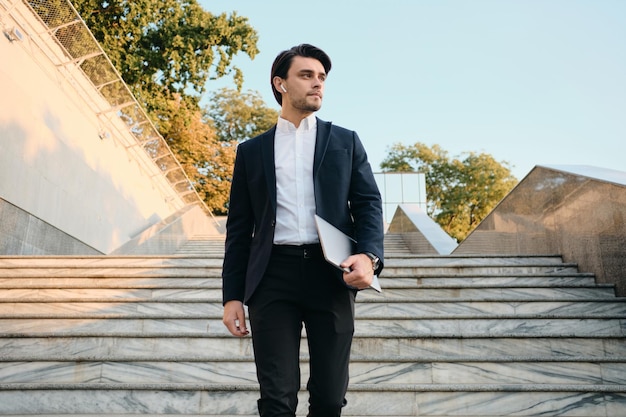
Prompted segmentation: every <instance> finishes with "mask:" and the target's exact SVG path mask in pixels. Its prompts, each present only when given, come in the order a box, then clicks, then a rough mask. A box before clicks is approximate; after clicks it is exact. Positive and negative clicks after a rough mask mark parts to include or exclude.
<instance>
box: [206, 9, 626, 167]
mask: <svg viewBox="0 0 626 417" xmlns="http://www.w3.org/2000/svg"><path fill="white" fill-rule="evenodd" d="M200 4H201V5H202V6H203V7H204V8H205V9H206V10H209V11H210V12H212V13H214V14H219V13H221V12H227V13H231V12H233V11H236V12H237V13H238V14H239V15H240V16H245V17H247V18H248V19H249V22H250V24H251V25H252V26H253V27H254V28H255V29H256V30H257V32H258V35H259V42H258V47H259V49H260V51H261V52H260V53H259V54H258V55H257V57H256V58H255V59H254V60H250V59H249V58H248V57H247V56H245V55H241V56H239V57H237V58H236V59H235V63H236V65H237V66H239V67H240V68H241V69H242V70H243V72H244V77H245V81H244V87H243V88H244V90H256V91H258V92H260V93H261V95H262V96H263V98H264V100H265V102H266V103H267V104H268V105H270V106H272V107H275V108H278V105H277V104H276V102H275V101H274V98H273V96H272V93H271V89H270V84H269V72H270V67H271V64H272V61H273V60H274V58H275V56H276V55H277V54H278V53H279V52H280V51H282V50H284V49H287V48H289V47H291V46H293V45H297V44H299V43H311V44H314V45H316V46H319V47H320V48H322V49H324V50H325V51H326V52H327V53H328V54H329V55H330V57H331V59H332V61H333V68H332V70H331V72H330V74H329V78H328V80H327V82H326V92H325V96H324V104H323V106H322V109H321V110H320V111H319V112H318V116H319V117H320V118H322V119H324V120H330V121H333V122H334V123H335V124H338V125H341V126H344V127H347V128H350V129H353V130H356V131H357V132H358V134H359V136H360V137H361V140H362V141H363V143H364V145H365V148H366V150H367V152H368V155H369V159H370V162H371V163H372V167H373V169H374V171H379V170H380V169H379V168H380V167H379V165H380V162H381V161H382V160H383V159H384V157H385V156H386V155H387V149H388V147H389V146H390V145H391V144H393V143H396V142H400V143H403V144H407V145H408V144H413V143H415V142H423V143H425V144H427V145H429V146H432V145H433V144H438V145H440V146H441V147H442V148H443V149H445V150H447V151H448V152H449V154H450V156H461V154H462V153H463V152H469V151H472V152H486V153H488V154H491V155H493V156H494V158H495V159H496V160H498V161H507V162H509V163H510V165H511V166H512V171H513V174H514V175H515V176H516V177H517V178H518V179H522V178H523V177H524V176H525V175H526V174H528V172H529V171H530V170H531V169H532V168H533V167H534V166H535V165H542V164H583V165H593V166H598V167H602V168H610V169H616V170H621V171H626V0H386V1H370V0H334V1H328V0H318V1H315V2H304V3H300V2H294V1H293V0H291V1H287V0H275V1H259V0H231V1H226V0H212V1H210V0H200ZM232 85H233V82H232V79H225V80H218V81H212V82H211V83H210V84H209V85H208V88H209V90H215V89H218V88H221V87H224V86H232Z"/></svg>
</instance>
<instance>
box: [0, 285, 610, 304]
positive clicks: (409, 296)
mask: <svg viewBox="0 0 626 417" xmlns="http://www.w3.org/2000/svg"><path fill="white" fill-rule="evenodd" d="M614 294H615V292H614V289H613V287H612V286H607V287H602V286H600V287H597V288H578V287H571V288H534V287H530V288H525V287H521V288H472V287H470V288H413V289H397V288H396V289H394V288H390V289H383V292H382V293H377V292H374V291H361V292H360V293H359V295H358V297H357V298H358V299H359V301H362V302H372V301H374V302H406V301H415V302H434V301H440V302H445V301H447V302H453V301H458V302H462V301H509V302H515V301H517V302H521V301H531V300H534V301H599V300H608V301H616V298H615V295H614ZM221 300H222V290H221V289H219V288H208V289H207V288H191V289H190V288H154V289H150V288H147V289H146V288H137V289H124V288H103V289H100V288H86V289H78V288H64V289H51V288H45V289H4V290H2V291H0V303H3V302H9V303H11V302H30V303H35V302H39V303H45V302H84V301H90V302H124V301H126V302H130V301H134V302H141V301H172V302H174V301H181V302H221Z"/></svg>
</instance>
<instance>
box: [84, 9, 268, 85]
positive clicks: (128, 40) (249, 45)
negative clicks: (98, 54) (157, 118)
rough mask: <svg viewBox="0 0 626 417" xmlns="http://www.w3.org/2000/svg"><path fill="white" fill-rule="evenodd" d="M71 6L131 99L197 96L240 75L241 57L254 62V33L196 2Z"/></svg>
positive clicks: (240, 19) (242, 21)
mask: <svg viewBox="0 0 626 417" xmlns="http://www.w3.org/2000/svg"><path fill="white" fill-rule="evenodd" d="M73 4H74V6H75V7H76V9H77V10H78V12H79V13H80V15H81V17H82V18H83V20H85V23H86V24H87V26H88V27H89V28H90V30H91V31H92V33H93V34H94V36H95V37H96V39H97V40H98V41H99V42H100V44H101V45H102V47H103V49H104V50H105V51H106V53H107V55H108V56H109V58H110V59H111V61H112V62H113V65H115V67H116V68H117V69H118V70H119V71H120V73H121V75H122V78H123V79H124V81H126V83H127V84H128V85H129V86H130V87H131V88H132V89H133V92H134V93H135V94H139V95H140V96H144V97H150V96H151V95H153V94H162V93H163V92H168V93H169V94H180V95H182V96H183V97H186V96H194V95H195V96H199V95H200V94H202V93H203V92H204V91H205V85H206V82H207V81H208V80H209V79H215V78H219V77H222V76H224V75H227V74H230V73H232V74H233V78H234V80H235V82H236V84H237V86H239V87H240V86H241V84H242V82H243V74H242V73H241V70H240V69H238V68H237V67H236V66H234V65H232V58H233V57H234V56H235V55H236V54H238V53H239V52H243V53H246V54H247V55H248V56H250V58H254V57H255V55H256V54H257V53H258V49H257V46H256V43H257V40H258V37H257V33H256V31H255V30H254V29H253V28H252V27H251V26H250V25H249V24H248V19H247V18H245V17H241V16H238V15H237V14H236V13H232V14H231V15H230V16H228V15H226V14H225V13H222V14H220V15H218V16H214V15H213V14H211V13H210V12H208V11H206V10H204V9H203V8H202V7H201V6H200V5H199V4H198V3H197V1H196V0H186V1H181V0H140V1H130V0H108V1H103V0H74V1H73Z"/></svg>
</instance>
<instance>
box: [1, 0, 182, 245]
mask: <svg viewBox="0 0 626 417" xmlns="http://www.w3.org/2000/svg"><path fill="white" fill-rule="evenodd" d="M3 10H4V9H2V10H0V26H1V29H2V30H3V31H5V30H11V28H13V27H18V28H19V32H20V33H21V34H22V35H23V37H22V39H21V40H13V41H10V40H9V39H8V37H6V36H0V57H2V58H1V59H0V95H1V97H2V99H1V100H0V150H1V151H0V214H1V215H2V219H1V223H2V224H3V225H4V227H3V228H0V242H4V243H7V244H5V245H2V246H0V250H6V251H8V253H7V252H5V254H17V255H19V254H83V253H86V254H91V253H105V254H106V253H110V252H112V251H113V250H115V249H116V248H119V247H120V246H122V245H124V244H125V243H127V242H128V241H130V240H131V239H132V238H133V237H134V236H136V235H137V234H138V233H140V232H142V231H144V230H146V229H148V228H149V227H151V226H152V225H154V224H157V223H159V222H160V221H162V220H163V219H166V218H168V217H170V216H171V215H172V214H174V213H176V212H177V211H179V210H181V209H182V208H183V207H184V206H185V204H186V203H185V202H184V201H183V200H182V199H181V197H180V196H179V195H178V194H177V192H176V190H173V189H172V187H171V185H170V184H169V183H168V182H167V180H166V179H165V177H164V175H163V174H162V172H161V171H160V170H159V169H158V167H157V166H156V165H155V164H154V162H153V161H152V160H151V159H150V157H149V155H147V154H146V152H145V151H144V150H143V148H142V147H141V144H139V143H137V141H136V140H135V138H134V137H133V135H132V134H131V132H130V131H129V129H128V127H127V126H125V125H124V123H123V122H122V121H121V120H120V119H119V117H118V116H117V115H116V112H115V110H114V109H111V106H110V104H108V103H107V102H106V101H105V100H104V99H103V97H102V96H101V95H100V94H99V92H98V91H97V90H96V88H95V87H94V86H93V85H92V84H91V83H90V82H89V80H88V79H87V78H86V77H84V75H83V73H82V72H81V70H80V69H79V67H78V66H76V65H74V64H73V63H71V62H70V63H63V64H59V63H58V62H55V57H56V58H58V57H64V53H63V51H62V50H61V49H60V48H59V46H58V44H56V43H55V41H54V39H53V38H52V37H50V36H49V35H48V34H47V32H46V28H45V27H44V26H43V25H42V24H41V23H40V22H39V21H38V20H37V19H36V18H35V16H33V13H32V12H30V9H28V8H27V6H26V5H25V4H24V3H23V2H15V7H14V8H12V9H11V12H10V13H7V12H5V11H3ZM65 59H66V61H68V60H67V56H65ZM59 60H60V58H59ZM7 228H8V229H9V230H6V229H7ZM51 237H52V239H53V240H54V239H57V238H58V239H61V240H62V241H63V244H61V245H54V244H53V243H54V242H50V241H49V240H50V238H51ZM46 241H47V243H46ZM57 251H59V252H57ZM65 251H67V252H65Z"/></svg>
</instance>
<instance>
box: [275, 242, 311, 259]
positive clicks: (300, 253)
mask: <svg viewBox="0 0 626 417" xmlns="http://www.w3.org/2000/svg"><path fill="white" fill-rule="evenodd" d="M272 253H275V254H277V255H287V256H294V257H298V258H302V259H316V258H321V257H322V256H323V253H322V246H321V245H320V244H319V243H311V244H307V245H274V246H273V247H272Z"/></svg>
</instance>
